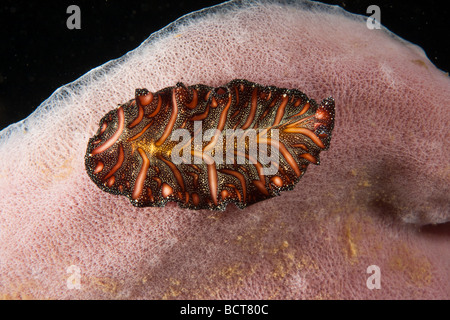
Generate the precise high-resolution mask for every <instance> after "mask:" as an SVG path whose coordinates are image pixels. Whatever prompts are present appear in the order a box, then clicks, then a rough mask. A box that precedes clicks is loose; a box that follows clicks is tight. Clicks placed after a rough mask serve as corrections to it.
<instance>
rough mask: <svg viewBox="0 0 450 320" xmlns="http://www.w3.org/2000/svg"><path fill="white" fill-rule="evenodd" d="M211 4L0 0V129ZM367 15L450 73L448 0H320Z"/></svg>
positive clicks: (202, 0) (198, 0)
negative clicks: (77, 21) (373, 13)
mask: <svg viewBox="0 0 450 320" xmlns="http://www.w3.org/2000/svg"><path fill="white" fill-rule="evenodd" d="M221 2H222V1H215V0H190V1H183V0H160V1H155V0H148V1H145V0H144V1H131V0H129V1H124V0H108V1H105V0H97V1H87V0H84V1H78V0H72V1H65V0H60V1H54V2H53V1H30V0H28V1H20V0H6V1H5V0H2V1H1V2H0V40H1V42H0V43H1V45H0V130H1V129H3V128H4V127H6V126H8V125H9V124H11V123H14V122H17V121H19V120H21V119H23V118H25V117H27V116H28V115H29V114H30V113H31V112H32V111H33V110H34V109H35V108H36V107H37V106H38V105H39V104H40V103H41V102H42V101H44V100H45V99H47V98H48V97H49V96H50V95H51V94H52V93H53V91H55V90H56V89H57V88H59V87H60V86H62V85H64V84H67V83H69V82H72V81H74V80H75V79H77V78H78V77H80V76H81V75H83V74H85V73H86V72H88V71H89V70H91V69H92V68H94V67H97V66H99V65H101V64H103V63H105V62H107V61H109V60H111V59H115V58H118V57H120V56H122V55H124V54H125V53H127V52H128V51H130V50H133V49H135V48H136V47H137V46H139V44H141V43H142V42H143V41H144V40H145V39H146V38H147V37H148V36H149V35H150V34H151V33H153V32H155V31H157V30H159V29H161V28H162V27H164V26H166V25H167V24H169V23H170V22H172V21H174V20H175V19H177V18H178V17H180V16H182V15H184V14H187V13H189V12H192V11H195V10H199V9H202V8H204V7H208V6H212V5H215V4H218V3H221ZM322 2H325V3H329V4H337V5H340V6H341V7H343V8H345V9H346V10H348V11H350V12H353V13H358V14H365V15H366V10H367V7H368V6H369V5H372V4H375V5H378V6H379V7H380V9H381V23H382V24H383V25H384V26H386V27H387V28H388V29H390V30H391V31H393V32H394V33H396V34H397V35H399V36H401V37H402V38H404V39H406V40H408V41H410V42H412V43H415V44H418V45H420V46H421V47H422V48H423V49H424V50H425V52H426V53H427V55H428V57H429V59H430V60H431V61H432V62H433V63H434V64H435V65H436V66H437V67H438V68H439V69H441V70H444V71H447V72H448V71H450V44H449V43H450V41H449V40H450V23H449V20H448V19H449V18H448V17H449V11H448V9H446V8H447V2H448V1H446V0H428V1H417V2H416V1H403V0H391V1H377V0H348V1H343V0H340V1H337V0H336V1H330V0H328V1H326V0H325V1H322ZM72 4H75V5H78V6H79V7H80V9H81V30H69V29H67V27H66V20H67V18H68V16H69V14H67V13H66V9H67V7H68V6H69V5H72Z"/></svg>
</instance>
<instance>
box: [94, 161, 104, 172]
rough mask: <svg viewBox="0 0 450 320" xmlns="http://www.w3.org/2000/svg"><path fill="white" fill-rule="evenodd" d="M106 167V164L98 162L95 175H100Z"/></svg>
mask: <svg viewBox="0 0 450 320" xmlns="http://www.w3.org/2000/svg"><path fill="white" fill-rule="evenodd" d="M104 167H105V164H104V163H103V162H102V161H99V162H97V165H96V166H95V169H94V173H99V172H100V171H102V170H103V168H104Z"/></svg>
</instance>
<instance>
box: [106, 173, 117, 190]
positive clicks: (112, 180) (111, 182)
mask: <svg viewBox="0 0 450 320" xmlns="http://www.w3.org/2000/svg"><path fill="white" fill-rule="evenodd" d="M114 182H116V177H114V176H112V177H111V178H109V179H108V181H106V185H107V186H108V188H111V187H112V186H113V184H114Z"/></svg>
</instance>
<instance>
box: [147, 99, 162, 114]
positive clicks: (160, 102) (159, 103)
mask: <svg viewBox="0 0 450 320" xmlns="http://www.w3.org/2000/svg"><path fill="white" fill-rule="evenodd" d="M162 100H163V99H162V97H161V96H160V95H158V105H157V106H156V109H155V111H153V112H152V113H151V114H149V115H148V116H147V117H148V118H153V117H154V116H156V115H157V114H158V113H159V110H161V105H162Z"/></svg>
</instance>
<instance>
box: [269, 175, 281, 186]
mask: <svg viewBox="0 0 450 320" xmlns="http://www.w3.org/2000/svg"><path fill="white" fill-rule="evenodd" d="M270 181H271V182H272V183H273V184H274V185H276V186H277V187H282V186H283V179H281V178H280V177H279V176H274V177H272V178H270Z"/></svg>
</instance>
